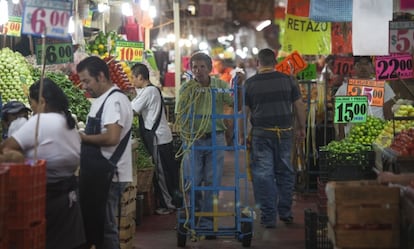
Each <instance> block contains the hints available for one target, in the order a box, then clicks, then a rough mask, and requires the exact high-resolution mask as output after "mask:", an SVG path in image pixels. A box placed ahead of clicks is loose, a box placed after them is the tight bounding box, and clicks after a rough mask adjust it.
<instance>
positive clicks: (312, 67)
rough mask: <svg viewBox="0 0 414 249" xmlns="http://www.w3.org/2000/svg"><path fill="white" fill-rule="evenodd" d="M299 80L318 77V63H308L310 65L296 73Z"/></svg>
mask: <svg viewBox="0 0 414 249" xmlns="http://www.w3.org/2000/svg"><path fill="white" fill-rule="evenodd" d="M296 78H298V79H299V80H314V79H316V64H308V66H307V67H306V68H305V69H304V70H303V71H301V72H299V73H298V74H297V75H296Z"/></svg>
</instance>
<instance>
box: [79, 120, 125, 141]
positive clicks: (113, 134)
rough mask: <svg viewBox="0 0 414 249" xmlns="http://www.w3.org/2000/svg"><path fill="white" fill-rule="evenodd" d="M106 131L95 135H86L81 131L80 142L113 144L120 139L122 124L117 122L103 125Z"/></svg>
mask: <svg viewBox="0 0 414 249" xmlns="http://www.w3.org/2000/svg"><path fill="white" fill-rule="evenodd" d="M105 128H106V132H105V133H101V134H96V135H86V134H84V133H81V134H80V136H81V139H82V142H85V143H91V144H95V145H99V146H115V145H117V144H119V141H121V131H122V126H120V125H119V124H117V123H115V124H108V125H105Z"/></svg>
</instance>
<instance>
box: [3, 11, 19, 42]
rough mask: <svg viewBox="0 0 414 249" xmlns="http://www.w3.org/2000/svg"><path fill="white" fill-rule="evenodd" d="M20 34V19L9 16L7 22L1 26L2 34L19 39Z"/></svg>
mask: <svg viewBox="0 0 414 249" xmlns="http://www.w3.org/2000/svg"><path fill="white" fill-rule="evenodd" d="M21 32H22V18H21V17H18V16H10V17H9V21H8V22H7V23H6V24H5V25H4V26H3V33H4V34H6V35H8V36H16V37H20V35H21Z"/></svg>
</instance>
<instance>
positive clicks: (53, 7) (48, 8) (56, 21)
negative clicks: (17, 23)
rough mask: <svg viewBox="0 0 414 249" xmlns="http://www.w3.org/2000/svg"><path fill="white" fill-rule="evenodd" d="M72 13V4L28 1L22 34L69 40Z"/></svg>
mask: <svg viewBox="0 0 414 249" xmlns="http://www.w3.org/2000/svg"><path fill="white" fill-rule="evenodd" d="M71 11H72V3H71V2H64V1H40V0H32V1H28V2H27V4H26V6H25V8H24V15H23V29H22V33H24V34H30V35H35V36H40V35H46V36H48V37H56V38H67V37H68V35H69V34H68V26H69V25H68V24H69V18H70V16H71V15H72V14H71Z"/></svg>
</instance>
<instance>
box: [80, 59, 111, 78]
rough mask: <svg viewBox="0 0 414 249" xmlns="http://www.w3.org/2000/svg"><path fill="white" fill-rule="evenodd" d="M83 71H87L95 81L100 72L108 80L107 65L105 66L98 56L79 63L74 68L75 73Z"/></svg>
mask: <svg viewBox="0 0 414 249" xmlns="http://www.w3.org/2000/svg"><path fill="white" fill-rule="evenodd" d="M84 70H88V72H89V74H90V75H91V76H92V77H94V78H95V79H96V80H97V78H98V76H99V73H100V72H102V73H103V74H104V76H105V77H106V78H107V79H109V68H108V65H106V62H105V61H104V60H102V59H101V58H99V57H98V56H90V57H87V58H85V59H83V60H82V61H81V62H79V64H78V65H77V66H76V71H77V72H78V73H79V72H82V71H84Z"/></svg>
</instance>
